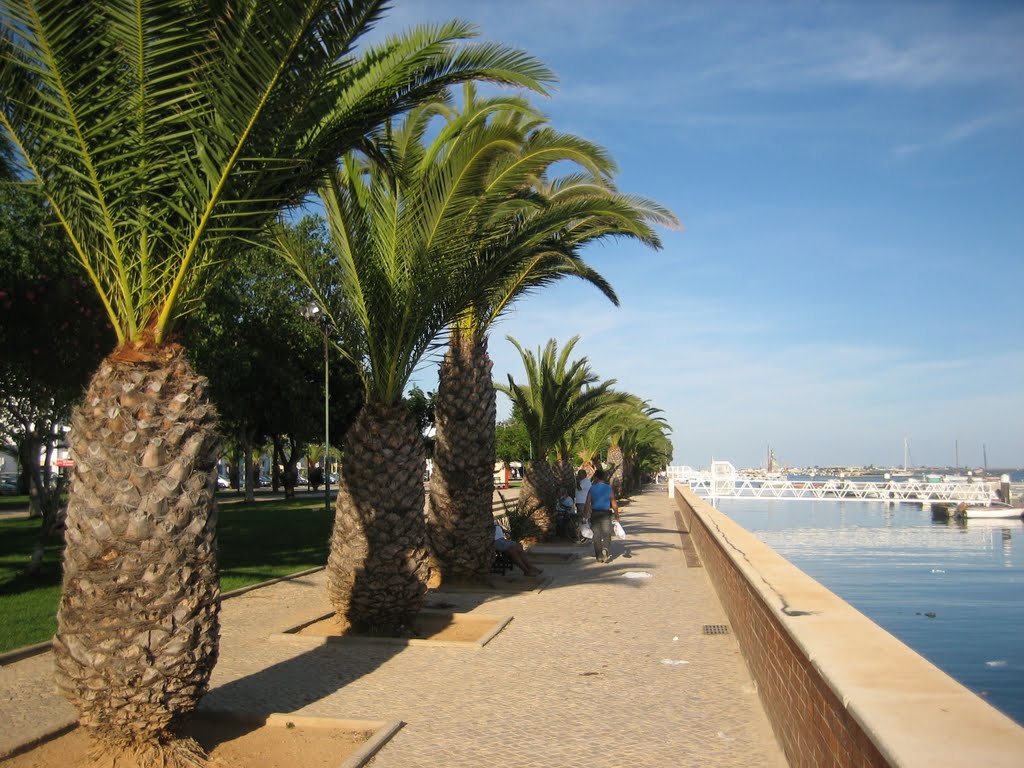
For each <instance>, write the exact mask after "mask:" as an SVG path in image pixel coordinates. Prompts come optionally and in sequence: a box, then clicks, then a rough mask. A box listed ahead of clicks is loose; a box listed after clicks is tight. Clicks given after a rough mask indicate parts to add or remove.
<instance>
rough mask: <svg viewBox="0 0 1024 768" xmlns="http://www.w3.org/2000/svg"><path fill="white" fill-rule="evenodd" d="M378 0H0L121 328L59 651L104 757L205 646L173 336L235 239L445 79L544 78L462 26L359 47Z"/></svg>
mask: <svg viewBox="0 0 1024 768" xmlns="http://www.w3.org/2000/svg"><path fill="white" fill-rule="evenodd" d="M383 5H384V4H383V3H382V2H381V1H380V0H346V1H344V2H338V0H272V1H271V0H266V1H263V0H244V1H243V0H224V1H223V2H219V3H212V4H207V3H194V2H190V1H188V0H150V1H149V2H129V0H104V1H103V2H100V1H99V0H52V1H51V2H45V3H41V2H32V1H31V0H0V100H2V109H0V125H2V127H3V133H4V134H5V135H6V137H7V138H8V140H9V141H10V143H11V145H12V146H13V148H14V160H15V163H16V166H17V171H18V174H19V178H22V179H28V178H34V179H36V180H37V181H38V182H39V183H40V185H41V187H42V189H43V192H44V194H45V195H46V197H47V199H48V202H49V205H50V206H51V208H52V210H53V212H54V214H55V216H56V217H57V218H58V220H59V221H60V223H61V224H62V226H63V229H64V230H65V232H66V234H67V235H68V237H69V239H70V241H71V246H72V249H73V251H74V253H75V255H76V257H77V259H78V261H79V262H80V264H81V267H82V268H83V270H84V272H85V274H86V275H87V276H88V278H89V280H90V281H91V282H92V285H93V287H94V288H95V289H96V291H97V293H98V295H99V297H100V299H101V301H102V303H103V305H104V307H105V309H106V312H107V315H108V318H109V320H110V322H111V324H112V326H113V328H114V330H115V332H116V335H117V341H118V346H117V348H116V349H115V350H114V351H113V352H112V353H111V354H110V355H109V356H108V357H107V358H106V360H105V361H104V362H103V363H102V364H101V366H100V368H99V370H98V371H97V372H96V374H95V375H94V377H93V379H92V381H91V383H90V385H89V389H88V391H87V393H86V395H85V399H84V402H83V403H82V405H81V406H80V407H79V408H78V409H77V410H76V412H75V414H74V416H73V419H72V436H71V453H72V456H73V457H74V459H75V462H76V471H75V476H74V480H73V484H72V489H71V500H70V504H69V512H68V532H67V548H66V551H65V563H64V590H63V597H62V601H61V606H60V611H59V616H58V632H57V636H56V638H55V641H54V650H55V655H56V665H57V680H58V684H59V686H60V687H61V689H62V690H63V691H64V693H65V694H66V695H67V696H68V697H69V698H70V699H71V701H72V702H73V704H74V705H75V706H76V708H77V710H78V713H79V721H80V722H81V723H82V724H83V725H85V726H86V727H87V728H88V730H89V731H90V735H92V736H93V737H94V739H95V740H96V742H97V749H98V750H100V751H117V750H131V751H133V752H135V753H137V754H138V756H139V758H140V760H141V762H143V763H144V764H146V763H160V764H169V765H175V764H178V763H182V764H185V763H190V761H195V760H199V759H201V755H200V754H199V752H198V747H197V746H196V745H195V744H194V743H193V742H190V741H188V740H179V739H177V738H176V733H177V732H178V729H179V726H180V725H181V723H182V721H183V719H184V718H186V717H187V716H188V715H189V713H191V711H192V710H194V708H195V707H196V705H197V703H198V701H199V699H200V697H201V696H202V694H203V693H204V691H205V690H206V687H207V684H208V681H209V676H210V672H211V670H212V667H213V664H214V662H215V660H216V656H217V634H218V618H217V617H218V610H219V591H218V585H217V572H216V569H217V566H216V539H215V534H216V517H217V510H216V505H215V502H214V499H213V492H214V489H215V481H216V474H215V471H214V460H215V458H216V455H217V442H216V439H215V437H214V435H215V431H214V430H215V426H216V420H217V415H216V413H215V412H214V409H213V408H212V406H211V405H210V402H209V399H208V398H207V394H206V382H205V381H204V380H203V379H202V378H201V377H200V376H198V375H197V374H196V373H195V372H194V371H193V369H192V367H191V366H190V364H189V363H188V361H187V359H186V357H185V355H184V353H183V350H182V349H181V347H180V346H179V345H177V344H175V343H174V342H173V340H172V335H171V334H172V332H173V330H174V327H175V324H176V323H177V321H178V320H179V319H180V318H181V317H182V316H183V315H184V314H186V313H188V312H189V310H190V309H191V308H192V307H194V306H196V304H197V302H199V301H201V300H202V297H203V294H204V291H205V288H206V286H207V285H208V284H209V283H210V280H209V278H210V277H211V275H212V274H213V272H214V271H216V270H220V269H223V266H224V265H225V264H226V263H227V262H228V260H229V259H230V258H231V256H232V255H233V254H234V253H235V252H236V250H238V249H239V248H240V247H241V246H240V243H241V241H242V240H244V239H246V238H249V237H250V235H251V234H252V233H253V232H255V231H257V230H259V229H260V228H261V227H262V226H263V225H264V224H265V223H266V222H268V221H270V220H271V219H272V218H273V217H274V216H275V215H276V214H277V212H278V211H279V210H281V209H282V208H283V207H285V206H289V205H293V204H298V203H300V202H301V201H302V200H303V198H304V196H305V194H306V193H307V192H308V190H310V189H311V188H313V187H314V186H315V185H316V183H317V182H318V180H319V179H321V178H323V176H324V175H325V172H326V171H327V170H328V169H329V168H331V167H332V166H333V165H334V163H335V158H337V156H338V154H339V153H340V152H344V151H345V150H346V149H348V148H351V147H354V146H358V145H361V144H362V142H363V137H364V136H365V135H366V134H367V133H368V132H369V131H371V130H372V129H374V128H375V127H377V126H378V125H380V124H381V123H382V121H384V120H385V119H387V118H389V117H390V116H392V115H396V114H399V113H401V112H403V111H405V110H407V109H408V108H410V107H411V106H413V105H416V104H418V103H420V102H421V101H423V100H424V99H427V98H431V97H433V96H435V95H437V94H438V93H441V92H442V91H443V90H444V89H445V88H446V87H447V86H449V85H451V84H454V83H457V82H462V81H465V80H468V79H474V78H484V79H492V80H496V81H500V82H505V83H515V84H520V85H527V86H531V87H536V86H537V84H538V80H546V79H548V78H549V73H548V72H547V70H545V69H544V68H543V67H541V66H540V65H539V64H537V63H536V62H535V61H534V60H533V59H531V58H529V57H527V56H525V55H523V54H522V53H519V52H517V51H513V50H509V49H506V48H504V47H500V46H493V45H482V44H477V45H465V44H463V41H464V40H465V39H466V38H467V37H469V36H471V34H472V30H471V28H469V27H468V26H466V25H464V24H461V23H450V24H446V25H439V26H436V27H424V28H421V29H417V30H414V31H413V32H410V33H408V34H406V35H403V36H399V37H393V38H389V39H387V40H386V41H384V42H383V43H380V44H378V45H376V46H373V47H370V48H369V49H368V50H366V51H365V52H363V53H359V54H356V53H354V50H355V45H356V43H357V41H358V40H359V38H360V37H361V36H362V35H363V34H364V33H365V32H366V31H367V30H368V29H370V28H371V27H372V25H373V24H374V22H376V21H377V20H378V19H379V17H380V15H381V11H382V8H383Z"/></svg>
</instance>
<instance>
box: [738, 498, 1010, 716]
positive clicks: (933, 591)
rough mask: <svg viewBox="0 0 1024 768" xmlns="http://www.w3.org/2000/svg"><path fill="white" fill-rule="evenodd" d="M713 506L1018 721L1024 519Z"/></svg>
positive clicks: (832, 507)
mask: <svg viewBox="0 0 1024 768" xmlns="http://www.w3.org/2000/svg"><path fill="white" fill-rule="evenodd" d="M718 504H719V509H721V511H722V512H724V513H726V514H727V515H729V517H731V518H733V519H734V520H735V521H736V522H738V523H739V524H740V525H742V526H743V527H744V528H746V529H747V530H749V531H751V532H753V533H755V534H756V535H757V536H758V537H759V538H760V539H761V540H763V541H764V542H765V543H767V544H768V545H769V546H771V547H772V548H773V549H774V550H775V551H776V552H778V553H779V554H781V555H782V556H783V557H785V558H786V559H788V560H789V561H790V562H792V563H793V564H794V565H796V566H797V567H798V568H800V569H801V570H802V571H804V572H805V573H807V574H809V575H810V576H811V577H813V578H814V579H816V580H817V581H819V582H821V583H822V584H824V585H825V586H826V587H828V588H829V589H830V590H832V591H833V592H835V593H836V594H837V595H839V596H840V597H842V598H843V599H844V600H846V601H847V602H848V603H850V604H851V605H853V606H854V607H856V608H857V610H859V611H861V612H862V613H864V614H865V615H866V616H868V617H869V618H871V620H872V621H874V622H875V623H876V624H878V625H880V626H882V627H884V628H885V629H886V630H887V631H888V632H890V633H891V634H893V635H895V636H896V637H898V638H899V639H900V640H902V641H903V642H904V643H906V644H907V645H909V646H910V647H911V648H913V649H914V650H915V651H917V652H918V653H920V654H921V655H922V656H924V657H925V658H927V659H928V660H929V661H931V662H932V663H933V664H935V665H936V666H938V667H939V668H940V669H943V670H945V671H946V673H948V674H949V675H951V676H952V677H954V678H956V679H957V680H959V681H960V682H961V683H963V684H964V685H965V686H967V687H968V688H970V689H971V690H973V691H974V692H976V693H978V694H980V695H981V696H983V697H984V698H985V699H986V700H987V701H988V702H989V703H990V704H992V705H993V706H995V707H996V708H998V709H1000V710H1002V711H1003V712H1005V713H1006V714H1007V715H1009V716H1010V717H1012V718H1013V719H1014V720H1016V721H1017V722H1018V723H1020V724H1022V725H1024V523H1022V522H1021V521H1019V520H968V521H966V522H965V523H963V524H957V523H945V522H942V523H938V522H933V521H932V518H931V512H930V510H929V509H928V508H925V509H923V510H922V508H921V507H920V506H919V505H916V504H915V505H911V504H894V505H886V504H884V503H882V502H867V501H834V500H833V501H826V500H822V501H792V500H791V501H785V500H772V501H765V500H760V499H720V500H719V502H718ZM928 614H934V617H931V616H929V615H928Z"/></svg>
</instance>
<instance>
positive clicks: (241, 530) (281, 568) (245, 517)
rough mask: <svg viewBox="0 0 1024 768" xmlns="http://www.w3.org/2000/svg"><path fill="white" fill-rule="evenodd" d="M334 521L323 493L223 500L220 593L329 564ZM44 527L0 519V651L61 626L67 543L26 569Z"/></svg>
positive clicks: (50, 543) (49, 546)
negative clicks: (31, 570)
mask: <svg viewBox="0 0 1024 768" xmlns="http://www.w3.org/2000/svg"><path fill="white" fill-rule="evenodd" d="M333 520H334V511H333V509H332V510H325V509H324V503H323V499H322V497H313V496H310V497H300V498H296V499H289V500H287V501H284V500H268V501H257V502H250V503H246V502H236V503H231V504H221V506H220V517H219V519H218V523H217V538H218V550H219V551H218V559H219V563H220V585H221V591H223V592H228V591H230V590H232V589H238V588H239V587H244V586H247V585H249V584H257V583H259V582H261V581H268V580H270V579H274V578H278V577H280V576H287V575H289V574H292V573H298V572H299V571H305V570H307V569H309V568H317V567H319V566H321V565H324V564H325V563H326V562H327V552H328V546H329V544H328V542H329V539H330V533H331V525H332V523H333ZM39 525H40V523H39V520H27V519H25V518H18V519H0V653H2V652H4V651H10V650H13V649H15V648H21V647H22V646H25V645H32V644H33V643H40V642H43V641H44V640H49V639H50V638H51V637H53V634H54V632H56V631H57V605H58V603H59V602H60V578H61V572H60V560H61V553H62V550H63V546H64V545H63V540H62V539H61V538H60V537H50V538H49V539H48V540H47V543H46V551H45V557H44V559H43V566H42V569H41V570H40V572H39V573H38V574H37V575H35V576H28V575H27V574H26V573H25V566H26V565H28V562H29V559H30V558H31V556H32V550H33V547H34V546H35V542H36V538H37V537H38V535H39Z"/></svg>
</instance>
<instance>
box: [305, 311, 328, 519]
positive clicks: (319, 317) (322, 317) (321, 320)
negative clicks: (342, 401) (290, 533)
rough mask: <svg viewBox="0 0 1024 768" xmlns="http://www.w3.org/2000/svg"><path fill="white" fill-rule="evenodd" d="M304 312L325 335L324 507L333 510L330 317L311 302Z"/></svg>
mask: <svg viewBox="0 0 1024 768" xmlns="http://www.w3.org/2000/svg"><path fill="white" fill-rule="evenodd" d="M302 314H303V315H304V316H305V317H306V318H307V319H309V320H312V321H313V322H315V323H317V324H318V325H319V326H320V330H321V331H323V335H324V459H323V466H324V509H325V510H326V511H327V512H330V511H331V466H330V457H331V390H330V384H331V378H330V355H329V349H330V348H329V346H328V343H327V326H328V325H330V322H331V321H330V319H329V318H328V317H327V313H326V312H324V311H323V310H322V309H321V308H320V306H319V305H317V304H310V305H309V306H308V307H306V308H305V309H304V310H303V311H302Z"/></svg>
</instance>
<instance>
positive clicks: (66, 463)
mask: <svg viewBox="0 0 1024 768" xmlns="http://www.w3.org/2000/svg"><path fill="white" fill-rule="evenodd" d="M56 464H57V466H58V467H73V466H75V460H74V459H57V462H56Z"/></svg>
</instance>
